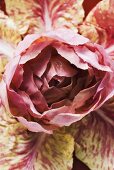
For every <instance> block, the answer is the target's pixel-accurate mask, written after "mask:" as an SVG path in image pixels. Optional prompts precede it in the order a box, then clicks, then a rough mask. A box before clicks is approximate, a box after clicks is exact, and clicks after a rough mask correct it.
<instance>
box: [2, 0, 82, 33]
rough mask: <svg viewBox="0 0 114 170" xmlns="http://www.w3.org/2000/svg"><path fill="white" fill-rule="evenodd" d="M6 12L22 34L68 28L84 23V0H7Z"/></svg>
mask: <svg viewBox="0 0 114 170" xmlns="http://www.w3.org/2000/svg"><path fill="white" fill-rule="evenodd" d="M5 2H6V11H7V13H8V15H9V16H11V18H12V19H13V20H14V21H15V23H16V24H17V26H18V28H19V31H20V33H21V34H24V33H26V32H32V33H33V32H42V31H45V30H46V31H48V30H50V29H52V28H58V27H62V26H65V27H68V28H72V29H73V28H74V29H75V30H76V25H77V24H79V23H81V22H82V19H83V17H84V11H83V8H82V2H83V0H53V1H52V0H37V1H36V0H27V1H26V0H5Z"/></svg>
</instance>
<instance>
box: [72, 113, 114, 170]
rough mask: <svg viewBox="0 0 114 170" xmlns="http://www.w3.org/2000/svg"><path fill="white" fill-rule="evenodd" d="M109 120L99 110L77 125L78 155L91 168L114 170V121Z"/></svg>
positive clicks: (94, 169)
mask: <svg viewBox="0 0 114 170" xmlns="http://www.w3.org/2000/svg"><path fill="white" fill-rule="evenodd" d="M109 120H110V119H109V118H107V116H106V115H105V114H104V112H102V111H98V114H97V113H92V114H91V115H90V116H88V117H86V118H85V119H83V120H82V121H81V122H80V123H79V124H78V125H76V126H77V127H78V128H79V131H78V132H77V134H76V146H75V151H76V156H77V157H78V158H79V159H80V160H81V161H83V162H84V163H85V164H86V165H88V167H89V168H90V169H91V170H114V159H113V158H114V131H113V128H114V122H113V121H112V120H110V121H109ZM110 122H113V124H112V123H110Z"/></svg>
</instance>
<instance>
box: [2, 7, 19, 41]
mask: <svg viewBox="0 0 114 170" xmlns="http://www.w3.org/2000/svg"><path fill="white" fill-rule="evenodd" d="M0 38H1V39H3V40H6V41H7V42H9V43H12V44H17V43H18V42H19V41H20V40H21V36H20V34H19V32H18V29H17V27H16V25H15V23H14V22H13V20H12V19H10V18H9V17H8V16H7V15H5V14H4V12H3V11H1V10H0Z"/></svg>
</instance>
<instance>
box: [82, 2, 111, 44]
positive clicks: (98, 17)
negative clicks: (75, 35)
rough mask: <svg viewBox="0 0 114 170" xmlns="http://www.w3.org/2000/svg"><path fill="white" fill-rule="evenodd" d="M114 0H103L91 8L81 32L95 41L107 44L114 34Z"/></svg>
mask: <svg viewBox="0 0 114 170" xmlns="http://www.w3.org/2000/svg"><path fill="white" fill-rule="evenodd" d="M113 8H114V0H102V1H101V2H99V3H98V4H97V5H96V7H95V8H94V9H93V10H91V12H90V13H89V14H88V16H87V17H86V19H85V22H84V24H83V25H82V26H81V27H80V32H81V34H83V35H84V36H86V37H88V38H90V39H91V40H92V41H94V42H98V43H100V44H103V45H105V46H107V43H108V45H109V43H110V42H109V41H110V39H112V36H113V35H114V13H113Z"/></svg>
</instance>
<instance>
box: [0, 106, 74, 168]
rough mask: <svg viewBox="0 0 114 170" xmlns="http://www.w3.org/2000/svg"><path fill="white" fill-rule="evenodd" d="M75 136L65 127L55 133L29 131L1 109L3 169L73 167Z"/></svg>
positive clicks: (1, 156)
mask: <svg viewBox="0 0 114 170" xmlns="http://www.w3.org/2000/svg"><path fill="white" fill-rule="evenodd" d="M73 150H74V139H73V137H72V136H71V135H70V134H69V133H67V132H66V131H65V130H64V129H61V130H60V131H56V132H54V134H53V135H47V134H44V133H31V132H28V131H27V130H26V129H25V128H24V127H23V126H22V125H21V124H20V123H19V122H17V121H16V120H15V119H14V118H13V117H11V116H10V115H9V114H8V113H5V110H4V108H3V107H2V106H1V108H0V169H2V170H20V169H21V170H58V169H59V170H70V169H71V168H72V161H73V160H72V153H73Z"/></svg>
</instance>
